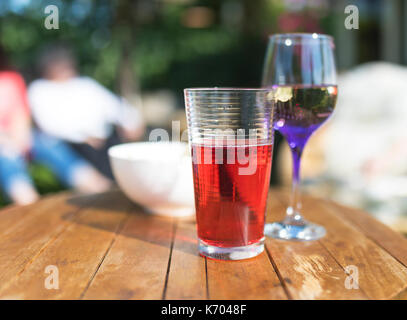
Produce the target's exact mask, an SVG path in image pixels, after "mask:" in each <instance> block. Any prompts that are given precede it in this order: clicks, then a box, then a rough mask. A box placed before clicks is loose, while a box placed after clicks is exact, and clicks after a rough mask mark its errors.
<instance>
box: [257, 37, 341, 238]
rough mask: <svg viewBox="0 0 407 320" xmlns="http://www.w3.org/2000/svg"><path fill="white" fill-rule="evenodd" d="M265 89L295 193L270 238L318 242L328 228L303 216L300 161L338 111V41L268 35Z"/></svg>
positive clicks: (269, 229) (268, 230) (270, 226)
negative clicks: (315, 135)
mask: <svg viewBox="0 0 407 320" xmlns="http://www.w3.org/2000/svg"><path fill="white" fill-rule="evenodd" d="M262 85H263V87H266V88H272V90H273V96H274V102H275V112H276V114H275V121H274V128H275V129H276V130H278V131H279V132H280V133H281V134H282V135H283V137H284V138H285V139H286V140H287V142H288V145H289V146H290V149H291V153H292V159H293V170H292V192H291V200H290V204H289V206H288V208H287V210H286V217H285V219H284V220H283V221H281V222H275V223H271V224H266V228H265V233H266V235H267V236H270V237H272V238H278V239H296V240H315V239H319V238H321V237H323V236H324V235H325V228H324V227H322V226H319V225H316V224H313V223H310V222H308V221H306V220H305V219H304V218H303V217H302V215H301V202H300V163H301V155H302V153H303V150H304V147H305V144H306V143H307V141H308V139H309V138H310V137H311V135H312V134H313V133H314V132H315V130H317V129H318V128H319V127H320V126H321V124H322V123H324V122H325V121H326V120H327V119H328V118H329V116H330V115H331V113H332V112H333V110H334V107H335V103H336V96H337V87H336V68H335V59H334V41H333V38H332V37H330V36H328V35H322V34H316V33H313V34H306V33H304V34H301V33H298V34H276V35H273V36H271V37H270V40H269V44H268V48H267V53H266V59H265V65H264V72H263V83H262Z"/></svg>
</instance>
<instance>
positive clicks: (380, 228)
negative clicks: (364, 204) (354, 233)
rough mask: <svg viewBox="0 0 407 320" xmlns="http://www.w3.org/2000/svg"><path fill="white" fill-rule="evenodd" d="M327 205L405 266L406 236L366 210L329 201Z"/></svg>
mask: <svg viewBox="0 0 407 320" xmlns="http://www.w3.org/2000/svg"><path fill="white" fill-rule="evenodd" d="M329 205H330V206H331V207H332V208H334V209H335V212H336V213H337V214H338V215H341V216H343V217H344V218H346V219H347V220H349V221H351V222H352V223H353V224H354V226H357V228H358V229H359V230H361V231H362V232H363V233H364V234H365V235H366V236H367V237H368V238H370V239H371V240H373V241H374V242H376V243H377V244H378V245H379V246H380V247H382V248H383V249H384V250H386V251H387V252H389V253H390V254H391V255H392V256H393V257H394V258H396V259H397V260H398V261H400V262H401V263H402V264H403V265H404V266H405V267H407V238H405V237H403V236H402V235H401V234H400V233H398V232H394V230H392V229H390V228H389V227H388V226H386V225H384V224H382V223H380V222H379V221H377V220H376V219H375V218H374V217H373V216H371V215H370V214H368V213H367V212H364V211H362V210H358V209H354V208H347V207H344V206H341V205H339V204H337V203H334V202H329Z"/></svg>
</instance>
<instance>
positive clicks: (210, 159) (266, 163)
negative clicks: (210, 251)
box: [192, 144, 273, 248]
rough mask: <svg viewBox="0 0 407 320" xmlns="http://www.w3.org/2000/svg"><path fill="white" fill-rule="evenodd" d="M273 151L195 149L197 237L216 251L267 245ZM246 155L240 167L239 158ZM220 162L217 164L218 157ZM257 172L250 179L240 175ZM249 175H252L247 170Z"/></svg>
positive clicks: (243, 147) (269, 147)
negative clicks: (268, 194)
mask: <svg viewBox="0 0 407 320" xmlns="http://www.w3.org/2000/svg"><path fill="white" fill-rule="evenodd" d="M272 150H273V145H272V144H269V145H258V146H249V145H241V146H240V145H239V146H219V147H218V146H211V145H198V144H192V156H193V173H194V188H195V206H196V217H197V226H198V237H199V239H200V240H201V241H203V242H205V243H206V244H207V245H211V246H215V247H224V248H227V247H240V246H247V245H251V244H255V243H258V242H259V241H262V240H263V239H264V219H265V209H266V198H267V193H268V189H269V182H270V172H271V155H272ZM239 154H240V155H244V158H245V161H242V158H240V157H239V156H238V155H239ZM219 156H220V157H221V158H222V159H220V160H221V161H217V160H216V158H217V157H219ZM248 166H255V167H254V170H251V172H250V173H251V174H242V171H241V170H242V169H244V168H246V169H248ZM246 171H247V172H249V171H250V170H246Z"/></svg>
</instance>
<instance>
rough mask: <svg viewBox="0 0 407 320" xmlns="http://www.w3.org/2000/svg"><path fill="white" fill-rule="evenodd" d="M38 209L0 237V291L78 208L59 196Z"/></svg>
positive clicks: (55, 234)
mask: <svg viewBox="0 0 407 320" xmlns="http://www.w3.org/2000/svg"><path fill="white" fill-rule="evenodd" d="M31 210H32V211H31ZM39 210H40V211H38V210H37V209H36V207H31V208H30V210H29V213H30V212H32V215H30V217H27V219H24V220H23V221H22V223H21V224H18V225H17V226H16V227H14V228H13V229H12V232H11V230H10V232H6V233H5V234H2V235H1V238H0V289H1V288H2V287H3V286H4V285H5V284H6V283H7V282H8V281H9V280H10V279H14V277H15V276H16V275H17V274H19V273H21V272H22V271H23V270H24V269H25V267H26V266H27V265H28V264H30V263H31V262H32V261H33V260H34V259H35V258H36V256H37V255H38V254H39V252H40V251H41V250H43V249H44V248H45V247H46V246H47V245H48V244H49V243H50V242H51V241H53V240H54V239H55V238H56V237H57V236H58V235H59V234H60V233H61V232H62V231H63V230H64V229H65V228H66V227H67V225H68V224H69V223H70V222H71V220H72V218H73V217H74V216H75V214H77V212H78V211H79V207H78V206H76V205H74V204H70V203H68V202H67V201H66V198H65V197H61V198H56V199H54V198H49V199H47V200H46V201H45V200H44V206H43V207H42V206H40V207H39Z"/></svg>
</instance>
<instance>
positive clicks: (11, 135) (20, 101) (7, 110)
mask: <svg viewBox="0 0 407 320" xmlns="http://www.w3.org/2000/svg"><path fill="white" fill-rule="evenodd" d="M29 158H32V159H33V160H35V161H38V162H40V163H43V164H45V165H47V166H48V167H49V168H50V169H51V170H52V171H53V172H54V173H55V174H56V175H57V176H58V178H59V179H60V180H61V181H62V182H63V183H64V184H65V185H67V186H72V187H74V188H77V189H79V190H80V191H84V192H99V191H104V190H106V189H107V188H109V186H110V182H109V181H108V180H107V179H106V178H104V177H103V176H101V175H100V174H99V173H98V172H97V171H96V170H95V169H93V168H92V167H91V166H90V165H89V164H88V163H87V162H85V161H84V160H82V159H81V158H80V157H79V156H78V155H76V154H75V153H74V152H73V151H72V150H71V149H70V148H69V147H68V146H67V145H65V144H64V143H63V142H62V141H60V140H57V139H55V138H51V137H49V136H47V135H45V134H43V133H40V132H38V131H36V130H32V128H31V118H30V110H29V107H28V104H27V95H26V86H25V83H24V80H23V78H22V76H21V75H20V74H19V73H17V72H15V71H13V70H12V68H10V67H9V65H8V62H7V59H6V56H5V54H4V51H3V50H2V48H1V47H0V187H1V188H2V189H3V191H4V192H5V193H6V194H7V196H8V197H9V198H10V199H11V200H12V201H13V202H15V203H17V204H20V205H25V204H29V203H32V202H34V201H36V200H37V199H38V197H39V196H38V193H37V191H36V189H35V187H34V185H33V182H32V180H31V178H30V176H29V174H28V171H27V162H28V159H29Z"/></svg>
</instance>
